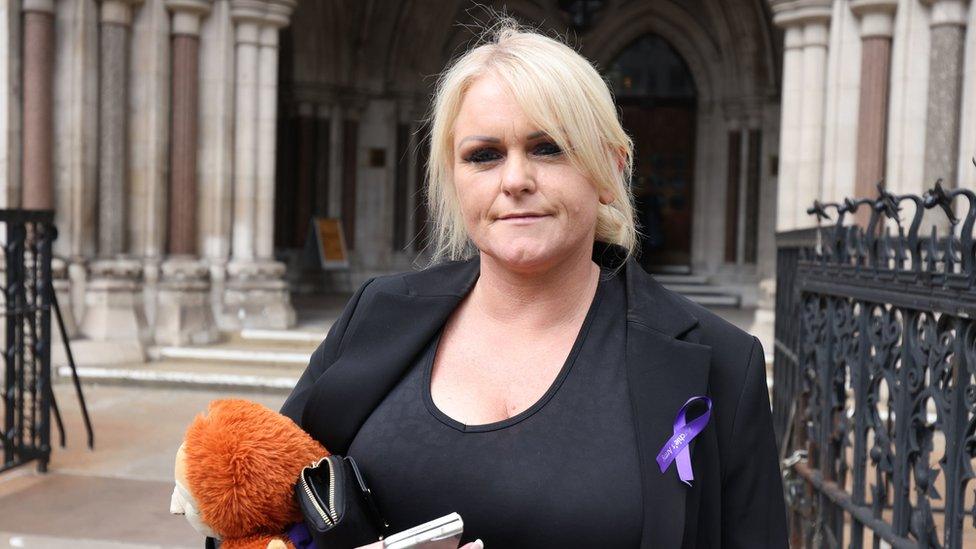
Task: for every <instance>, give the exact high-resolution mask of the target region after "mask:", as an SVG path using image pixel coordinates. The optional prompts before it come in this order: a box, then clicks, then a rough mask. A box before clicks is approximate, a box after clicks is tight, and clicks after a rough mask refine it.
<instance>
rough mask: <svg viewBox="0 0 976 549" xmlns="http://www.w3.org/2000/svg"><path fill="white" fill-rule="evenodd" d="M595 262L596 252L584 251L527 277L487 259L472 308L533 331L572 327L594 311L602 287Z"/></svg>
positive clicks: (498, 320)
mask: <svg viewBox="0 0 976 549" xmlns="http://www.w3.org/2000/svg"><path fill="white" fill-rule="evenodd" d="M591 257H592V251H591V250H580V252H579V253H576V254H573V255H572V256H570V257H567V258H566V259H564V260H563V261H561V262H559V263H557V264H555V265H553V266H551V267H550V268H548V269H546V270H544V271H541V272H533V273H523V272H516V271H512V270H511V269H507V268H506V267H505V266H504V265H503V264H501V263H500V262H499V261H497V260H495V259H494V258H492V257H491V256H488V255H486V254H481V274H480V275H479V276H478V282H477V283H476V284H475V287H474V289H473V290H472V292H471V302H472V305H474V306H475V307H476V309H477V310H478V311H480V312H481V313H482V314H484V315H485V316H486V317H487V318H488V319H489V320H490V321H493V322H497V323H504V324H507V325H510V326H518V327H521V328H527V329H532V330H538V331H546V330H549V329H556V328H559V327H561V326H564V325H566V324H569V323H572V322H573V321H574V320H575V319H578V317H579V316H581V315H584V314H585V311H586V310H588V309H589V305H590V303H591V302H592V300H593V295H594V294H595V293H596V288H597V284H598V283H599V278H600V267H599V266H598V265H597V264H596V263H594V262H593V260H592V259H591Z"/></svg>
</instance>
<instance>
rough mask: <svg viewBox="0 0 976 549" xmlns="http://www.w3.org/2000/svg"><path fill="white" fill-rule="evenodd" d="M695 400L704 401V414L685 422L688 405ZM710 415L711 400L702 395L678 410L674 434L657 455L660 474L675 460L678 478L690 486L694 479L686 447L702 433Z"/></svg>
mask: <svg viewBox="0 0 976 549" xmlns="http://www.w3.org/2000/svg"><path fill="white" fill-rule="evenodd" d="M696 400H704V401H705V404H706V405H707V406H708V409H707V410H705V413H704V414H702V415H700V416H698V417H696V418H695V419H693V420H691V421H687V420H686V419H685V414H686V413H687V410H688V405H690V404H691V403H692V402H695V401H696ZM711 415H712V399H710V398H708V397H707V396H704V395H701V396H693V397H691V398H689V399H688V402H685V404H684V406H682V407H681V409H680V410H678V415H677V417H675V419H674V434H673V435H671V438H670V439H668V441H667V442H666V443H665V444H664V447H663V448H661V451H660V452H659V453H658V455H657V464H658V465H659V466H660V467H661V472H662V473H663V472H664V471H666V470H667V469H668V466H669V465H671V462H672V461H675V460H677V462H678V463H677V468H678V477H679V478H680V479H681V481H682V482H684V483H685V484H687V485H688V486H691V482H690V481H692V480H694V479H695V477H694V475H693V474H692V473H691V449H690V448H688V445H689V444H690V443H691V439H693V438H695V437H696V436H698V433H700V432H702V429H704V428H705V424H706V423H708V418H709V416H711Z"/></svg>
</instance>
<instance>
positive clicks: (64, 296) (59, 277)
mask: <svg viewBox="0 0 976 549" xmlns="http://www.w3.org/2000/svg"><path fill="white" fill-rule="evenodd" d="M51 285H52V286H54V294H55V295H56V296H57V299H58V307H59V308H60V309H61V317H62V318H63V319H64V331H65V332H66V333H65V335H66V336H68V339H73V338H75V337H76V336H77V335H78V323H77V322H75V314H74V300H73V299H72V298H71V280H70V279H69V278H68V263H67V262H66V261H65V260H63V259H61V258H58V257H55V258H52V259H51ZM51 315H52V316H51V321H52V324H55V326H54V327H53V328H52V331H51V334H52V335H51V337H52V338H54V340H55V341H60V340H61V335H60V334H59V333H58V332H57V330H58V328H57V326H56V324H57V320H56V319H55V318H54V316H53V315H54V311H51Z"/></svg>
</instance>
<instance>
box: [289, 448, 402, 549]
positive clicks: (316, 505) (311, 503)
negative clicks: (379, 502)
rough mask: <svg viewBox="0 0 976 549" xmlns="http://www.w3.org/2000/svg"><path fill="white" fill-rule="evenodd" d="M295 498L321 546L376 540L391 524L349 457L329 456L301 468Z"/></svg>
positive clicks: (326, 548) (328, 547)
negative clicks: (385, 518)
mask: <svg viewBox="0 0 976 549" xmlns="http://www.w3.org/2000/svg"><path fill="white" fill-rule="evenodd" d="M295 499H296V500H297V501H298V506H299V507H300V508H301V510H302V514H303V515H304V516H305V525H306V526H307V527H308V530H309V533H311V535H312V539H313V540H315V545H316V547H318V549H333V548H334V549H340V548H341V549H349V548H352V547H359V546H360V545H367V544H370V543H374V542H376V541H379V540H381V539H383V537H384V535H385V534H386V529H387V527H388V526H389V525H388V524H387V523H386V521H384V520H383V517H382V516H381V515H380V512H379V508H377V507H376V503H375V502H374V501H373V497H372V494H371V493H370V490H369V487H367V486H366V481H365V479H363V475H362V473H360V471H359V467H358V466H357V465H356V461H355V460H354V459H353V458H352V457H350V456H344V457H343V456H326V457H324V458H322V459H320V460H319V461H317V462H315V463H312V464H311V465H308V466H306V467H305V468H304V469H302V472H301V474H299V475H298V482H297V483H295Z"/></svg>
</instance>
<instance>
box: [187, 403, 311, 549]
mask: <svg viewBox="0 0 976 549" xmlns="http://www.w3.org/2000/svg"><path fill="white" fill-rule="evenodd" d="M326 455H328V452H327V451H326V449H325V448H323V447H322V445H321V444H319V443H318V442H316V441H315V440H314V439H312V437H310V436H309V435H308V434H307V433H306V432H305V431H303V430H302V429H301V428H300V427H298V426H297V425H295V423H294V422H293V421H292V420H291V419H289V418H287V417H285V416H283V415H281V414H279V413H277V412H275V411H272V410H270V409H268V408H266V407H264V406H262V405H260V404H257V403H254V402H250V401H247V400H233V399H227V400H215V401H213V402H211V403H210V406H209V408H208V411H207V413H206V414H200V415H198V416H197V417H196V418H195V419H194V420H193V422H192V423H191V424H190V426H189V428H188V429H187V431H186V436H185V438H184V441H183V445H182V446H180V449H179V451H178V452H177V456H176V470H175V473H176V474H175V479H176V489H175V490H174V492H173V501H172V503H171V506H170V507H171V512H174V513H178V514H185V515H186V518H187V520H189V521H190V523H191V524H192V525H193V526H194V528H196V529H197V530H198V531H200V532H201V533H203V534H205V535H209V536H213V537H217V538H219V539H220V540H221V549H265V548H269V549H285V548H288V549H293V548H294V546H293V545H292V543H291V542H290V541H289V539H288V535H287V534H286V531H287V530H288V528H289V527H290V526H291V525H292V524H294V523H296V522H301V521H302V514H301V511H299V509H298V506H297V504H296V503H295V499H294V496H293V491H294V486H295V482H296V481H297V479H298V475H299V474H300V473H301V470H302V467H304V466H306V465H309V464H310V463H312V462H313V461H316V460H318V459H319V458H321V457H323V456H326Z"/></svg>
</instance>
